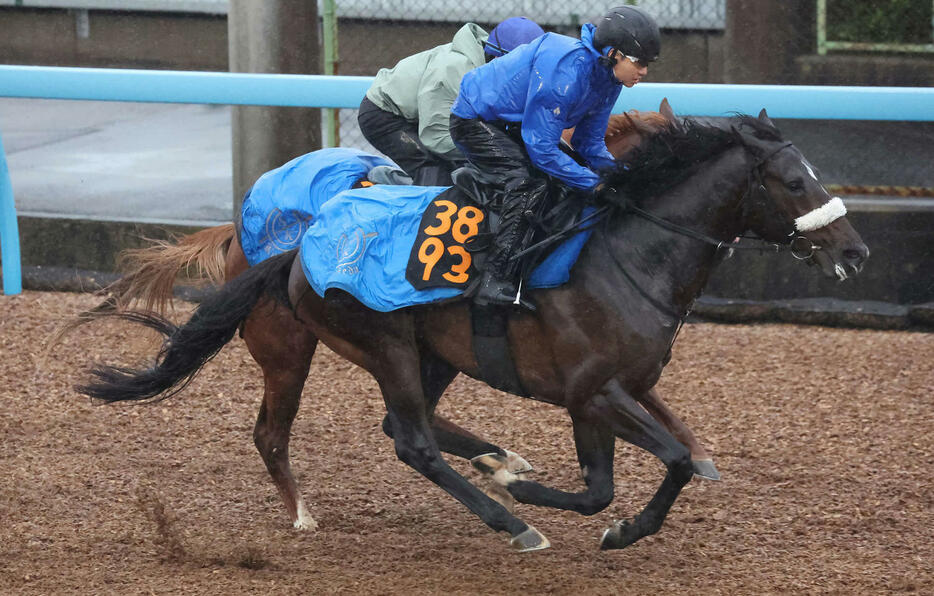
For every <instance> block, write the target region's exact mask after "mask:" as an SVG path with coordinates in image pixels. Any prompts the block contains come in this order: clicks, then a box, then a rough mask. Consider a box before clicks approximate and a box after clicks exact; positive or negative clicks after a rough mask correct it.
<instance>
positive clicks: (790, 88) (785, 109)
mask: <svg viewBox="0 0 934 596" xmlns="http://www.w3.org/2000/svg"><path fill="white" fill-rule="evenodd" d="M665 97H667V98H668V101H669V102H670V103H671V108H672V109H673V110H674V111H675V114H684V115H693V116H730V115H732V113H734V112H739V113H742V114H751V115H756V114H758V113H759V110H761V109H762V108H765V109H766V110H767V111H768V113H769V116H771V117H772V118H805V119H827V120H914V121H934V89H932V88H928V87H923V88H922V87H825V86H812V85H709V84H681V83H640V84H639V85H637V86H635V87H633V88H632V89H623V92H622V93H621V94H620V97H619V101H618V102H617V104H616V109H615V111H617V112H623V111H626V110H631V109H637V110H657V109H658V104H659V103H660V102H661V100H662V99H663V98H665Z"/></svg>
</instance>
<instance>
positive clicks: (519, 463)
mask: <svg viewBox="0 0 934 596" xmlns="http://www.w3.org/2000/svg"><path fill="white" fill-rule="evenodd" d="M503 451H505V452H506V469H507V470H508V471H510V472H512V473H513V474H525V473H526V472H531V471H532V470H534V469H535V468H533V467H532V464H530V463H529V462H527V461H525V458H524V457H522V456H521V455H519V454H518V453H515V452H513V451H510V450H508V449H504V450H503Z"/></svg>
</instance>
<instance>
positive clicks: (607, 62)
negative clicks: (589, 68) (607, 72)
mask: <svg viewBox="0 0 934 596" xmlns="http://www.w3.org/2000/svg"><path fill="white" fill-rule="evenodd" d="M618 52H619V50H617V49H616V48H612V49H611V50H610V55H609V56H600V57H599V58H598V59H597V61H598V62H600V64H602V65H603V66H606V67H607V68H613V67H614V66H616V62H617V61H618V60H617V58H616V54H617V53H618Z"/></svg>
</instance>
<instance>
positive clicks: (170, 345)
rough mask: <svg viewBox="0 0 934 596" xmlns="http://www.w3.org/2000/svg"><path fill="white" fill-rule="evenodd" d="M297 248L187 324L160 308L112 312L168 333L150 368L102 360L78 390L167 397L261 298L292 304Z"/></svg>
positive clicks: (237, 282)
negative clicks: (178, 323)
mask: <svg viewBox="0 0 934 596" xmlns="http://www.w3.org/2000/svg"><path fill="white" fill-rule="evenodd" d="M297 252H298V249H293V250H291V251H289V252H287V253H283V254H280V255H277V256H275V257H272V258H269V259H267V260H265V261H263V262H262V263H260V264H259V265H256V266H255V267H251V268H249V269H247V270H246V271H245V272H244V273H242V274H240V275H239V276H237V277H236V278H234V279H233V280H231V281H230V282H229V283H227V284H226V285H224V286H222V287H221V288H219V289H218V290H217V291H216V292H214V293H213V294H211V295H209V296H208V297H207V298H205V299H204V300H203V301H202V302H201V304H200V305H199V306H198V308H197V309H196V310H195V312H194V314H192V316H191V318H190V319H189V320H188V322H187V323H185V324H184V325H182V326H181V327H177V326H176V325H174V324H173V323H172V322H171V321H169V320H168V319H166V318H165V317H163V316H161V315H158V314H156V313H151V312H141V311H126V312H116V313H112V315H111V316H115V317H118V318H120V319H124V320H127V321H132V322H135V323H141V324H143V325H145V326H147V327H149V328H151V329H154V330H156V331H158V332H159V333H161V334H162V335H163V336H164V337H165V341H164V342H163V345H162V349H161V350H160V352H159V355H158V357H157V359H156V364H155V365H154V366H153V367H152V368H148V369H132V368H124V367H117V366H103V365H101V366H96V367H94V368H93V369H92V370H91V371H90V374H91V376H92V377H93V380H92V381H91V382H90V383H88V384H86V385H80V386H78V387H76V390H77V391H78V392H80V393H83V394H85V395H88V396H91V397H94V398H98V399H101V400H104V401H106V402H115V401H124V400H134V401H138V400H145V399H150V398H156V401H161V400H163V399H166V398H168V397H171V396H173V395H175V394H176V393H178V392H179V391H181V390H182V389H184V388H185V386H186V385H188V383H190V382H191V380H192V379H193V378H194V377H195V375H196V374H197V373H198V371H199V370H201V368H202V367H203V366H204V365H205V364H207V362H208V361H209V360H211V359H212V358H213V357H214V356H215V355H217V353H218V352H219V351H220V349H221V348H223V347H224V345H226V344H227V342H229V341H230V340H231V339H232V338H233V336H234V333H236V331H237V328H238V327H239V326H240V324H241V323H242V322H243V321H244V320H245V319H246V318H247V317H248V316H249V315H250V313H251V312H252V311H253V308H254V307H255V306H256V303H257V302H259V301H260V299H261V298H263V297H264V296H268V297H270V298H272V299H273V300H276V301H278V302H281V303H283V304H289V298H288V280H289V272H290V271H291V268H292V262H293V261H294V260H295V258H296V254H297Z"/></svg>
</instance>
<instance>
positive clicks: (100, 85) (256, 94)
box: [0, 65, 934, 121]
mask: <svg viewBox="0 0 934 596" xmlns="http://www.w3.org/2000/svg"><path fill="white" fill-rule="evenodd" d="M372 80H373V79H372V77H346V76H337V77H331V76H322V75H282V74H252V73H228V72H195V71H171V70H128V69H112V68H61V67H52V66H6V65H0V97H36V98H47V99H93V100H100V101H143V102H166V103H212V104H231V105H270V106H306V107H319V108H356V107H357V106H359V105H360V100H362V99H363V95H364V94H365V93H366V90H367V89H368V88H369V86H370V83H371V82H372ZM664 97H667V98H668V100H669V101H670V102H671V104H672V108H673V109H674V110H675V113H677V114H685V115H694V116H728V115H730V114H731V113H732V112H741V113H746V114H753V115H754V114H757V113H758V112H759V110H761V109H762V108H766V109H767V110H768V112H769V115H770V116H772V117H774V118H819V119H845V120H926V121H934V89H932V88H920V87H824V86H809V85H711V84H683V83H641V84H639V85H638V86H636V87H633V88H632V89H624V90H623V93H622V94H620V100H619V102H618V103H617V104H616V111H617V112H623V111H625V110H629V109H633V108H635V109H638V110H656V109H658V104H659V103H660V102H661V100H662V98H664Z"/></svg>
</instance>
